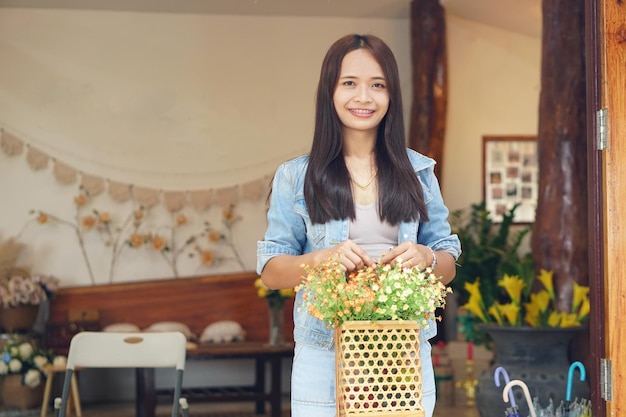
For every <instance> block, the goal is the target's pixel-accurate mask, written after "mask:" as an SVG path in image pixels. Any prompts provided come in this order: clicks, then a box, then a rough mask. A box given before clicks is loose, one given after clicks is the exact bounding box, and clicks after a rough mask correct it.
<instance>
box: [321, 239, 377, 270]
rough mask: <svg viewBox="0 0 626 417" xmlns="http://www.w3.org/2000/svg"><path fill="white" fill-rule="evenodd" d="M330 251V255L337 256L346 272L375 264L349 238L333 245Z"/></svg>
mask: <svg viewBox="0 0 626 417" xmlns="http://www.w3.org/2000/svg"><path fill="white" fill-rule="evenodd" d="M326 253H328V252H326ZM330 253H331V255H334V254H336V255H337V256H338V257H339V262H340V263H341V266H342V268H343V269H344V270H345V271H347V272H352V271H354V270H359V269H363V268H365V267H367V266H374V265H375V262H374V260H373V259H372V258H371V257H370V256H369V255H368V254H367V252H365V250H363V248H361V247H360V246H359V245H358V244H356V243H354V241H352V240H350V239H348V240H346V241H344V242H341V243H339V244H337V245H336V246H334V247H333V248H332V249H331V251H330Z"/></svg>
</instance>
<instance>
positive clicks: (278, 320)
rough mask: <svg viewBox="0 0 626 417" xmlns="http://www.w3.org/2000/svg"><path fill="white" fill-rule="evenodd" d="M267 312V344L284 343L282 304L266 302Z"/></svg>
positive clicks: (276, 344) (277, 344)
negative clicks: (268, 326)
mask: <svg viewBox="0 0 626 417" xmlns="http://www.w3.org/2000/svg"><path fill="white" fill-rule="evenodd" d="M267 307H268V309H267V310H268V313H269V325H270V328H269V345H270V346H280V345H284V344H285V306H284V304H279V305H277V304H272V303H269V304H268V306H267Z"/></svg>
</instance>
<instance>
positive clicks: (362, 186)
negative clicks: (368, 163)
mask: <svg viewBox="0 0 626 417" xmlns="http://www.w3.org/2000/svg"><path fill="white" fill-rule="evenodd" d="M376 175H378V170H376V171H374V174H373V175H372V178H370V180H369V181H368V182H367V184H359V183H358V182H357V181H356V180H355V179H354V178H352V175H350V181H352V182H353V183H354V185H356V186H357V187H359V188H360V189H361V190H367V188H368V187H369V186H370V185H371V184H372V182H373V181H374V178H376Z"/></svg>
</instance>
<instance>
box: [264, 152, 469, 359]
mask: <svg viewBox="0 0 626 417" xmlns="http://www.w3.org/2000/svg"><path fill="white" fill-rule="evenodd" d="M407 153H408V156H409V160H410V161H411V164H412V165H413V168H414V170H415V174H416V175H417V177H418V178H419V180H420V183H421V184H422V188H423V190H424V200H425V202H426V209H427V210H428V217H429V220H428V221H427V222H417V221H410V222H402V223H400V225H399V231H398V243H402V242H404V241H406V240H411V241H413V242H416V243H419V244H422V245H426V246H429V247H431V248H432V249H433V250H437V251H446V252H448V253H450V254H451V255H452V256H453V257H454V259H457V258H458V257H459V255H460V254H461V244H460V242H459V239H458V237H457V236H456V235H453V234H451V230H450V225H449V223H448V209H447V208H446V206H445V205H444V203H443V199H442V197H441V191H440V189H439V183H438V181H437V178H436V177H435V174H434V166H435V161H434V160H432V159H430V158H428V157H426V156H424V155H421V154H419V153H417V152H415V151H413V150H411V149H407ZM308 161H309V158H308V155H303V156H300V157H298V158H295V159H292V160H290V161H287V162H284V163H283V164H282V165H280V167H278V169H277V170H276V174H275V176H274V181H273V185H272V195H271V198H270V207H269V210H268V213H267V220H268V227H267V230H266V232H265V238H264V240H263V241H259V242H258V244H257V273H259V274H260V273H261V272H262V271H263V268H264V267H265V264H266V263H267V262H268V261H269V260H270V259H271V258H273V257H274V256H278V255H301V254H304V253H309V252H312V251H315V250H318V249H324V248H331V247H332V246H334V244H333V243H331V242H343V241H345V240H347V239H348V227H349V222H350V220H349V219H342V220H331V221H329V222H328V223H325V224H312V223H311V219H310V218H309V215H308V213H307V210H306V203H305V201H304V177H305V173H306V169H307V164H308ZM436 334H437V328H436V326H435V323H434V320H432V321H431V322H430V323H429V324H428V325H427V326H424V327H423V328H422V331H421V332H420V339H421V340H428V339H430V338H432V337H433V336H435V335H436ZM294 340H295V341H296V342H297V343H304V344H308V345H312V346H317V347H320V348H324V349H332V347H333V330H332V329H329V328H328V325H327V324H325V323H324V322H322V321H321V320H319V319H316V318H314V317H313V316H311V315H310V314H309V313H308V311H306V309H305V308H302V291H299V292H298V293H297V294H296V303H295V308H294Z"/></svg>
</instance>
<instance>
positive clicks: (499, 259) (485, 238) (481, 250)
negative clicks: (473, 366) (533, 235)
mask: <svg viewBox="0 0 626 417" xmlns="http://www.w3.org/2000/svg"><path fill="white" fill-rule="evenodd" d="M517 207H518V206H517V205H515V206H513V207H512V208H511V209H510V210H509V211H508V212H506V213H504V214H503V216H502V222H501V223H494V222H493V221H492V220H491V218H490V213H489V211H488V210H487V209H486V204H485V202H484V201H483V202H480V203H478V204H472V205H471V206H470V207H469V208H467V209H461V210H456V211H454V212H452V213H451V216H450V224H451V226H452V231H453V233H456V234H457V235H458V237H459V240H460V241H461V249H462V251H463V252H462V254H461V256H460V257H459V259H458V261H457V263H458V268H457V273H456V277H455V279H454V280H453V281H452V283H451V284H450V285H451V287H452V289H453V290H454V293H455V294H456V296H457V298H458V303H459V305H461V304H466V303H467V301H468V299H469V293H468V291H467V289H466V284H468V283H469V284H471V283H474V282H476V281H477V280H480V291H481V294H482V297H483V301H484V303H485V304H486V305H491V304H493V302H494V301H497V300H498V299H499V298H500V296H505V293H504V290H503V289H501V288H500V287H498V280H499V279H500V278H501V277H502V276H503V275H504V274H508V275H515V276H519V277H520V278H521V279H522V280H523V281H524V282H525V283H526V286H527V287H529V286H530V284H531V282H532V281H533V279H534V263H533V259H532V255H531V253H530V251H523V250H522V243H523V242H524V238H525V237H526V235H527V234H528V233H529V232H530V230H531V229H530V227H528V226H526V227H521V228H520V227H519V226H515V224H514V222H513V219H514V217H515V211H516V210H517ZM459 320H460V322H461V323H460V324H461V325H460V330H461V331H462V332H464V333H465V338H466V340H468V341H472V342H473V343H475V344H479V345H480V344H485V343H486V341H487V340H488V338H487V337H486V336H485V335H484V334H483V333H482V332H480V331H476V328H475V326H474V324H475V323H476V320H475V317H472V316H471V315H467V316H459Z"/></svg>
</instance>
